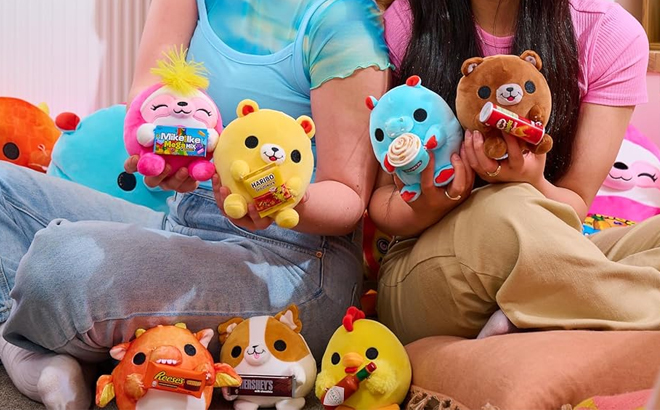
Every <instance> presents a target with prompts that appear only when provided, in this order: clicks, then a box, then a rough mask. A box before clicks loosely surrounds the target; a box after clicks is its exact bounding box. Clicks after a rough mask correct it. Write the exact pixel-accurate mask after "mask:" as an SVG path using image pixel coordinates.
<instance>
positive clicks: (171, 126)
mask: <svg viewBox="0 0 660 410" xmlns="http://www.w3.org/2000/svg"><path fill="white" fill-rule="evenodd" d="M166 57H167V58H166V59H164V60H161V61H159V62H158V67H157V68H154V69H152V72H153V73H154V74H156V75H158V76H160V77H161V83H160V84H156V85H154V86H152V87H150V88H147V89H146V90H144V91H143V92H142V93H140V94H139V95H138V96H137V97H136V98H135V99H134V100H133V102H132V103H131V105H130V107H129V108H128V111H127V113H126V120H125V123H124V143H125V144H126V150H127V151H128V153H129V154H130V155H139V156H140V160H139V162H138V172H139V173H140V174H142V175H144V176H156V175H160V174H161V173H162V172H163V171H164V170H165V166H166V164H169V165H170V167H171V171H170V173H169V175H172V174H174V173H175V172H176V171H177V170H179V169H180V168H182V167H188V173H189V174H190V176H191V177H192V178H193V179H195V180H197V181H206V180H208V179H210V178H211V177H212V176H213V173H214V172H215V167H214V166H213V164H211V162H210V161H209V160H210V159H211V158H212V152H213V150H214V149H215V146H216V144H217V142H218V134H219V133H220V132H221V131H222V120H221V118H220V112H219V111H218V107H217V106H216V105H215V103H214V102H213V100H212V99H211V97H209V96H208V94H206V92H204V90H205V89H206V88H207V87H208V79H207V78H206V77H205V76H204V73H205V70H204V67H203V66H202V64H201V63H195V62H189V61H186V50H183V49H182V50H180V51H179V50H173V51H170V52H169V53H167V55H166Z"/></svg>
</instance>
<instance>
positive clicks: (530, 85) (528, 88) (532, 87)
mask: <svg viewBox="0 0 660 410" xmlns="http://www.w3.org/2000/svg"><path fill="white" fill-rule="evenodd" d="M525 91H527V92H528V93H529V94H533V93H534V91H536V86H535V85H534V83H533V82H531V81H527V82H526V83H525Z"/></svg>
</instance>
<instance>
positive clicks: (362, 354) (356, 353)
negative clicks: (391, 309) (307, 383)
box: [315, 306, 412, 410]
mask: <svg viewBox="0 0 660 410" xmlns="http://www.w3.org/2000/svg"><path fill="white" fill-rule="evenodd" d="M364 317H365V316H364V313H363V312H362V311H361V310H359V309H357V308H356V307H353V306H352V307H350V308H348V311H347V312H346V316H344V320H343V324H342V326H341V327H340V328H339V329H337V330H336V331H335V333H334V334H333V335H332V338H330V341H329V342H328V347H327V348H326V350H325V353H324V355H323V359H322V361H321V372H320V373H319V374H318V376H317V377H316V390H315V393H316V396H317V397H318V398H319V399H321V398H322V397H323V395H324V394H325V392H326V391H328V390H329V389H330V388H331V387H332V386H334V385H335V384H337V383H338V382H339V381H340V380H341V379H343V378H344V377H346V376H347V375H352V374H355V373H356V372H357V371H358V370H359V369H361V368H363V367H364V366H365V365H366V364H367V363H370V362H373V363H375V364H376V370H375V371H374V372H373V373H372V374H371V376H370V377H369V378H367V379H366V380H364V381H362V382H361V383H360V387H359V389H358V390H357V391H356V392H355V393H354V394H353V395H352V396H350V397H349V398H348V399H347V400H346V401H344V403H343V404H341V405H340V406H339V407H337V409H338V410H349V409H353V410H382V409H387V410H395V409H399V408H400V407H399V404H401V402H402V401H403V399H404V398H405V397H406V394H407V393H408V389H409V387H410V382H411V377H412V370H411V367H410V360H409V358H408V354H407V353H406V350H405V348H404V347H403V345H402V344H401V342H400V341H399V339H397V337H396V336H395V335H394V333H392V332H391V331H390V330H389V329H388V328H387V327H385V326H384V325H383V324H381V323H379V322H376V321H374V320H370V319H365V318H364Z"/></svg>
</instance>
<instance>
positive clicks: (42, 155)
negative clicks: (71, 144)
mask: <svg viewBox="0 0 660 410" xmlns="http://www.w3.org/2000/svg"><path fill="white" fill-rule="evenodd" d="M47 110H48V109H47V108H46V107H45V106H44V108H39V107H36V106H34V105H32V104H30V103H28V102H26V101H23V100H19V99H18V98H9V97H0V160H3V161H8V162H12V163H14V164H16V165H21V166H24V167H28V168H32V169H34V170H36V171H39V172H46V169H47V168H48V165H49V164H50V153H51V151H52V150H53V145H55V141H57V139H58V138H59V136H60V131H59V130H58V129H57V127H56V126H55V122H54V121H53V120H52V119H51V118H50V117H49V116H48V113H47Z"/></svg>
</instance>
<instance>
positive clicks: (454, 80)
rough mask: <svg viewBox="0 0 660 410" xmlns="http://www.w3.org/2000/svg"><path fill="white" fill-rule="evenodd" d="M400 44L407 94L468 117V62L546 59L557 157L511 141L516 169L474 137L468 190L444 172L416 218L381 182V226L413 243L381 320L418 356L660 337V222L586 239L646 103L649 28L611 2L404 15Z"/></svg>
mask: <svg viewBox="0 0 660 410" xmlns="http://www.w3.org/2000/svg"><path fill="white" fill-rule="evenodd" d="M385 35H386V42H387V44H388V46H389V48H390V58H391V60H392V62H393V63H394V65H395V66H396V71H395V73H394V78H393V80H394V82H395V84H399V83H402V82H403V81H405V79H406V78H408V77H409V76H410V75H413V74H415V75H419V76H420V77H421V78H422V82H423V84H424V85H425V86H426V87H429V88H431V89H432V90H434V91H436V92H438V93H439V94H440V95H441V96H442V97H443V98H444V99H445V100H446V101H447V102H448V103H449V104H450V105H451V106H452V108H453V106H454V103H455V98H456V88H457V84H458V81H459V79H460V78H461V75H462V74H461V69H460V68H461V64H462V63H463V61H465V60H466V59H468V58H470V57H475V56H488V55H493V54H515V55H520V54H521V53H522V52H523V51H524V50H527V49H532V50H534V51H536V52H537V53H538V54H539V55H540V56H542V59H543V69H542V73H543V74H544V75H545V77H546V79H547V80H548V84H549V85H550V88H551V90H552V101H553V107H552V115H551V118H550V121H549V124H548V131H549V132H548V133H549V134H550V135H552V137H553V139H554V144H555V145H554V147H553V149H552V150H551V151H550V152H549V153H548V154H546V155H534V154H533V153H530V152H529V151H527V150H523V149H521V147H520V146H519V145H518V142H517V140H515V139H514V138H512V137H510V136H508V135H503V136H504V138H505V139H506V142H507V149H508V153H509V157H508V159H505V160H501V161H495V160H492V159H489V158H487V157H486V155H485V154H484V151H483V136H482V135H481V134H480V133H478V132H476V131H475V132H466V134H465V141H464V143H463V145H462V147H461V149H460V152H458V153H455V154H454V155H453V156H452V164H453V165H454V168H455V178H454V180H453V181H452V183H450V184H449V185H448V186H447V187H442V188H438V187H435V186H434V185H433V183H432V177H433V175H432V167H429V169H428V170H427V171H429V172H426V174H423V175H422V187H423V188H422V195H421V196H420V198H419V199H418V200H417V201H415V202H412V203H410V204H408V203H406V202H404V201H403V200H402V199H401V197H400V195H398V194H397V193H396V190H397V188H396V185H395V183H394V181H393V180H392V178H391V176H389V175H381V177H380V180H379V182H378V189H377V190H376V191H375V193H374V195H373V197H372V200H371V203H370V207H369V214H370V216H371V218H372V219H373V220H374V222H375V223H376V224H377V225H378V226H379V227H380V228H381V229H382V230H383V231H385V232H388V233H391V234H393V235H395V236H396V237H397V240H396V241H395V244H394V245H393V246H392V247H391V248H390V250H389V252H388V254H387V256H386V258H385V260H384V261H383V265H382V270H381V279H380V283H379V298H378V313H379V318H380V319H381V320H382V321H383V322H384V323H385V324H387V325H388V326H389V327H390V328H391V329H392V330H393V331H394V332H395V333H396V334H397V335H398V336H399V337H400V338H401V339H402V341H403V342H404V343H408V342H411V341H414V340H417V339H420V338H422V337H425V336H430V335H455V336H462V337H475V336H478V335H480V336H482V337H484V336H488V335H492V334H500V333H505V332H508V331H512V330H515V329H516V328H527V329H529V328H540V329H557V328H565V329H580V328H598V329H660V309H658V306H660V235H658V232H660V218H652V219H650V220H647V221H646V222H644V223H641V224H639V225H636V226H634V227H632V228H621V229H610V230H607V231H603V232H601V233H599V234H596V235H593V236H591V237H585V236H584V235H583V234H582V231H581V229H582V224H581V221H583V220H584V218H585V216H586V214H587V210H588V209H589V205H590V204H591V201H592V200H593V198H594V196H595V194H596V192H597V191H598V188H599V187H600V185H601V184H602V182H603V180H604V179H605V177H606V175H607V172H608V170H609V169H610V168H611V166H612V164H613V162H614V160H615V157H616V154H617V151H618V149H619V146H620V145H621V142H622V139H623V136H624V133H625V129H626V126H627V125H628V122H629V121H630V117H631V115H632V112H633V110H634V106H635V105H637V104H640V103H644V102H646V67H647V61H648V50H649V45H648V39H647V37H646V35H645V33H644V31H643V29H642V28H641V26H640V25H639V23H638V22H637V21H636V20H635V19H634V18H633V17H632V16H630V15H629V14H628V13H627V12H626V11H625V10H623V9H622V8H621V7H620V6H619V5H617V4H616V3H612V2H608V1H605V0H501V1H490V0H470V1H468V0H433V1H429V0H397V1H395V2H394V3H393V4H392V5H391V6H390V8H389V9H388V10H387V11H386V13H385ZM424 181H426V185H424ZM475 181H476V183H475ZM475 187H479V189H474V188H475Z"/></svg>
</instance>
